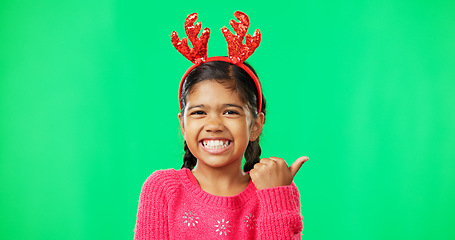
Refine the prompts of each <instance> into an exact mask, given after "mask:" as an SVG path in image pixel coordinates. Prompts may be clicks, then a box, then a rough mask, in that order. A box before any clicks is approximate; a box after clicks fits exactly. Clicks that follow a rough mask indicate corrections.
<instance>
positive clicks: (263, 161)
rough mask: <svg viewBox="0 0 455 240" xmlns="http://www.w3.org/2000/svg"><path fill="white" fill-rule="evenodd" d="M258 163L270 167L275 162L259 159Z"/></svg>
mask: <svg viewBox="0 0 455 240" xmlns="http://www.w3.org/2000/svg"><path fill="white" fill-rule="evenodd" d="M259 163H262V164H265V165H269V166H270V165H273V164H275V163H276V161H275V160H273V159H269V158H263V159H261V161H259Z"/></svg>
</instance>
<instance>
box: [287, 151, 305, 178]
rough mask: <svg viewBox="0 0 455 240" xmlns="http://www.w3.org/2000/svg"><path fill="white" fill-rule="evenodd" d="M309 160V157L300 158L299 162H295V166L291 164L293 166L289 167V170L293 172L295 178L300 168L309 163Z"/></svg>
mask: <svg viewBox="0 0 455 240" xmlns="http://www.w3.org/2000/svg"><path fill="white" fill-rule="evenodd" d="M308 159H309V158H308V157H307V156H304V157H299V158H297V160H295V162H294V163H293V164H291V166H290V167H289V170H290V171H291V173H292V176H295V174H297V172H298V171H299V169H300V167H301V166H302V165H303V163H305V162H306V161H308Z"/></svg>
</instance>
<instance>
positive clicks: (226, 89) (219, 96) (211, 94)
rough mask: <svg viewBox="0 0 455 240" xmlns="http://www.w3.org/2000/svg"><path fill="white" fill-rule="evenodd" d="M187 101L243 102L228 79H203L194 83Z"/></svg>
mask: <svg viewBox="0 0 455 240" xmlns="http://www.w3.org/2000/svg"><path fill="white" fill-rule="evenodd" d="M188 100H189V101H209V102H212V101H220V100H223V101H232V102H237V103H243V101H242V100H241V98H240V96H239V94H238V92H237V90H236V88H235V86H232V83H231V82H230V81H222V82H218V81H215V80H205V81H202V82H199V83H196V84H195V85H194V86H193V87H192V88H191V91H190V92H189V94H188Z"/></svg>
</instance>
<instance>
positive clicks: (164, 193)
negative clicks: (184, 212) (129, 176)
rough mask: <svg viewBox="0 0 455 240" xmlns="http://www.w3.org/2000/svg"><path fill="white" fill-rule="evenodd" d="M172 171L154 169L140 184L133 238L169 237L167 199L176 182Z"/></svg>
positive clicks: (142, 239) (138, 239) (140, 239)
mask: <svg viewBox="0 0 455 240" xmlns="http://www.w3.org/2000/svg"><path fill="white" fill-rule="evenodd" d="M172 171H174V170H162V171H156V172H154V173H153V174H152V175H150V177H148V178H147V180H146V181H145V183H144V185H143V186H142V190H141V195H140V197H139V207H138V210H137V219H136V228H135V234H134V240H146V239H147V240H148V239H169V223H168V214H167V205H168V204H167V201H168V199H169V198H168V196H169V194H170V193H172V192H173V190H174V186H175V184H174V183H175V182H176V181H175V178H174V177H173V175H175V174H173V172H172ZM174 172H175V171H174Z"/></svg>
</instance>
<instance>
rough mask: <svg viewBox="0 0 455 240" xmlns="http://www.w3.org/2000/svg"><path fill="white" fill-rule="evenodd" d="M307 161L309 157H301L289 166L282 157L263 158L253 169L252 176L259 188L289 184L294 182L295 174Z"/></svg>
mask: <svg viewBox="0 0 455 240" xmlns="http://www.w3.org/2000/svg"><path fill="white" fill-rule="evenodd" d="M306 161H308V157H306V156H304V157H299V158H298V159H297V160H295V162H294V163H292V164H291V166H289V167H288V165H287V163H286V162H285V161H284V159H282V158H277V157H270V158H263V159H261V161H260V162H259V163H256V164H255V165H254V168H253V169H251V171H250V177H251V180H253V183H254V185H255V186H256V188H257V189H258V190H261V189H265V188H272V187H278V186H287V185H290V184H291V183H292V180H293V179H294V176H295V174H296V173H297V172H298V171H299V169H300V167H301V166H302V164H303V163H305V162H306Z"/></svg>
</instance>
